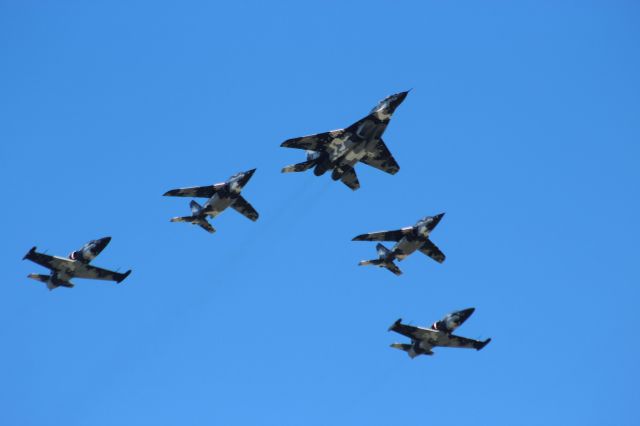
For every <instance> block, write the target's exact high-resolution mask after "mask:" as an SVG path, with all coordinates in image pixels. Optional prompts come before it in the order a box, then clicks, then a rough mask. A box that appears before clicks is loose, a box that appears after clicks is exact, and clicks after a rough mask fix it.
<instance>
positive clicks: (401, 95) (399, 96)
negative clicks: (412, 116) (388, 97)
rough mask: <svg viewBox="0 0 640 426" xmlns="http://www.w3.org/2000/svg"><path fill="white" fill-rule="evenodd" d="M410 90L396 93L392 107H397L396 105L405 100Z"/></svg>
mask: <svg viewBox="0 0 640 426" xmlns="http://www.w3.org/2000/svg"><path fill="white" fill-rule="evenodd" d="M410 91H411V89H409V90H407V91H406V92H400V93H396V99H395V102H394V103H393V104H394V105H393V107H394V108H397V107H398V105H400V104H401V103H402V102H403V101H404V100H405V98H406V97H407V95H408V94H409V92H410Z"/></svg>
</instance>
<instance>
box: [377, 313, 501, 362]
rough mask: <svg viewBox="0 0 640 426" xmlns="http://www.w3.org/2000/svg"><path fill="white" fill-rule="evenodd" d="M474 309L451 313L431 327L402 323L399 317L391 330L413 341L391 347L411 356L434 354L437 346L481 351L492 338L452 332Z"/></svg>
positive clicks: (394, 344)
mask: <svg viewBox="0 0 640 426" xmlns="http://www.w3.org/2000/svg"><path fill="white" fill-rule="evenodd" d="M474 311H475V308H469V309H463V310H461V311H457V312H453V313H450V314H449V315H447V316H445V317H444V318H443V319H441V320H440V321H436V322H434V323H433V325H431V327H429V328H423V327H414V326H412V325H407V324H402V319H399V320H397V321H396V322H394V323H393V324H392V325H391V327H389V331H395V332H396V333H399V334H402V335H403V336H406V337H408V338H410V339H411V343H392V344H391V347H392V348H395V349H400V350H402V351H405V352H406V353H407V354H408V355H409V357H411V358H415V357H417V356H418V355H433V351H432V350H431V349H432V348H434V347H436V346H444V347H449V348H469V349H476V350H478V351H479V350H480V349H482V348H484V347H485V346H487V344H488V343H489V342H490V341H491V339H487V340H473V339H469V338H466V337H460V336H456V335H454V334H452V333H453V331H454V330H455V329H456V328H458V327H459V326H460V325H462V323H463V322H465V321H466V320H467V319H468V318H469V317H470V316H471V314H473V312H474Z"/></svg>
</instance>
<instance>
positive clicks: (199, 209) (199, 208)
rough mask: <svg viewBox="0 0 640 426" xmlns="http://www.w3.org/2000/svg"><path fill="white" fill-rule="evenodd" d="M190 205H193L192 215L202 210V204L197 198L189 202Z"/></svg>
mask: <svg viewBox="0 0 640 426" xmlns="http://www.w3.org/2000/svg"><path fill="white" fill-rule="evenodd" d="M189 207H191V214H192V215H194V216H195V215H196V214H198V213H200V211H201V210H202V206H201V205H200V204H198V203H197V202H196V201H195V200H192V201H191V202H190V203H189Z"/></svg>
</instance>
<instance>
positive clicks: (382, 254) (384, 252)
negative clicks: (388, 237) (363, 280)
mask: <svg viewBox="0 0 640 426" xmlns="http://www.w3.org/2000/svg"><path fill="white" fill-rule="evenodd" d="M376 252H377V253H378V256H380V257H385V256H387V255H388V254H389V253H391V250H389V249H388V248H386V247H385V246H384V244H382V243H378V244H376Z"/></svg>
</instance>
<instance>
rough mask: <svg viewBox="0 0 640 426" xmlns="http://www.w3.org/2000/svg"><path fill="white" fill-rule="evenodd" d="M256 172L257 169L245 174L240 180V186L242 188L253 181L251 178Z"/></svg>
mask: <svg viewBox="0 0 640 426" xmlns="http://www.w3.org/2000/svg"><path fill="white" fill-rule="evenodd" d="M255 172H256V169H251V170H248V171H246V172H244V173H242V177H241V178H240V182H239V183H240V185H241V186H245V185H246V184H247V182H249V179H251V176H253V174H254V173H255Z"/></svg>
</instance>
